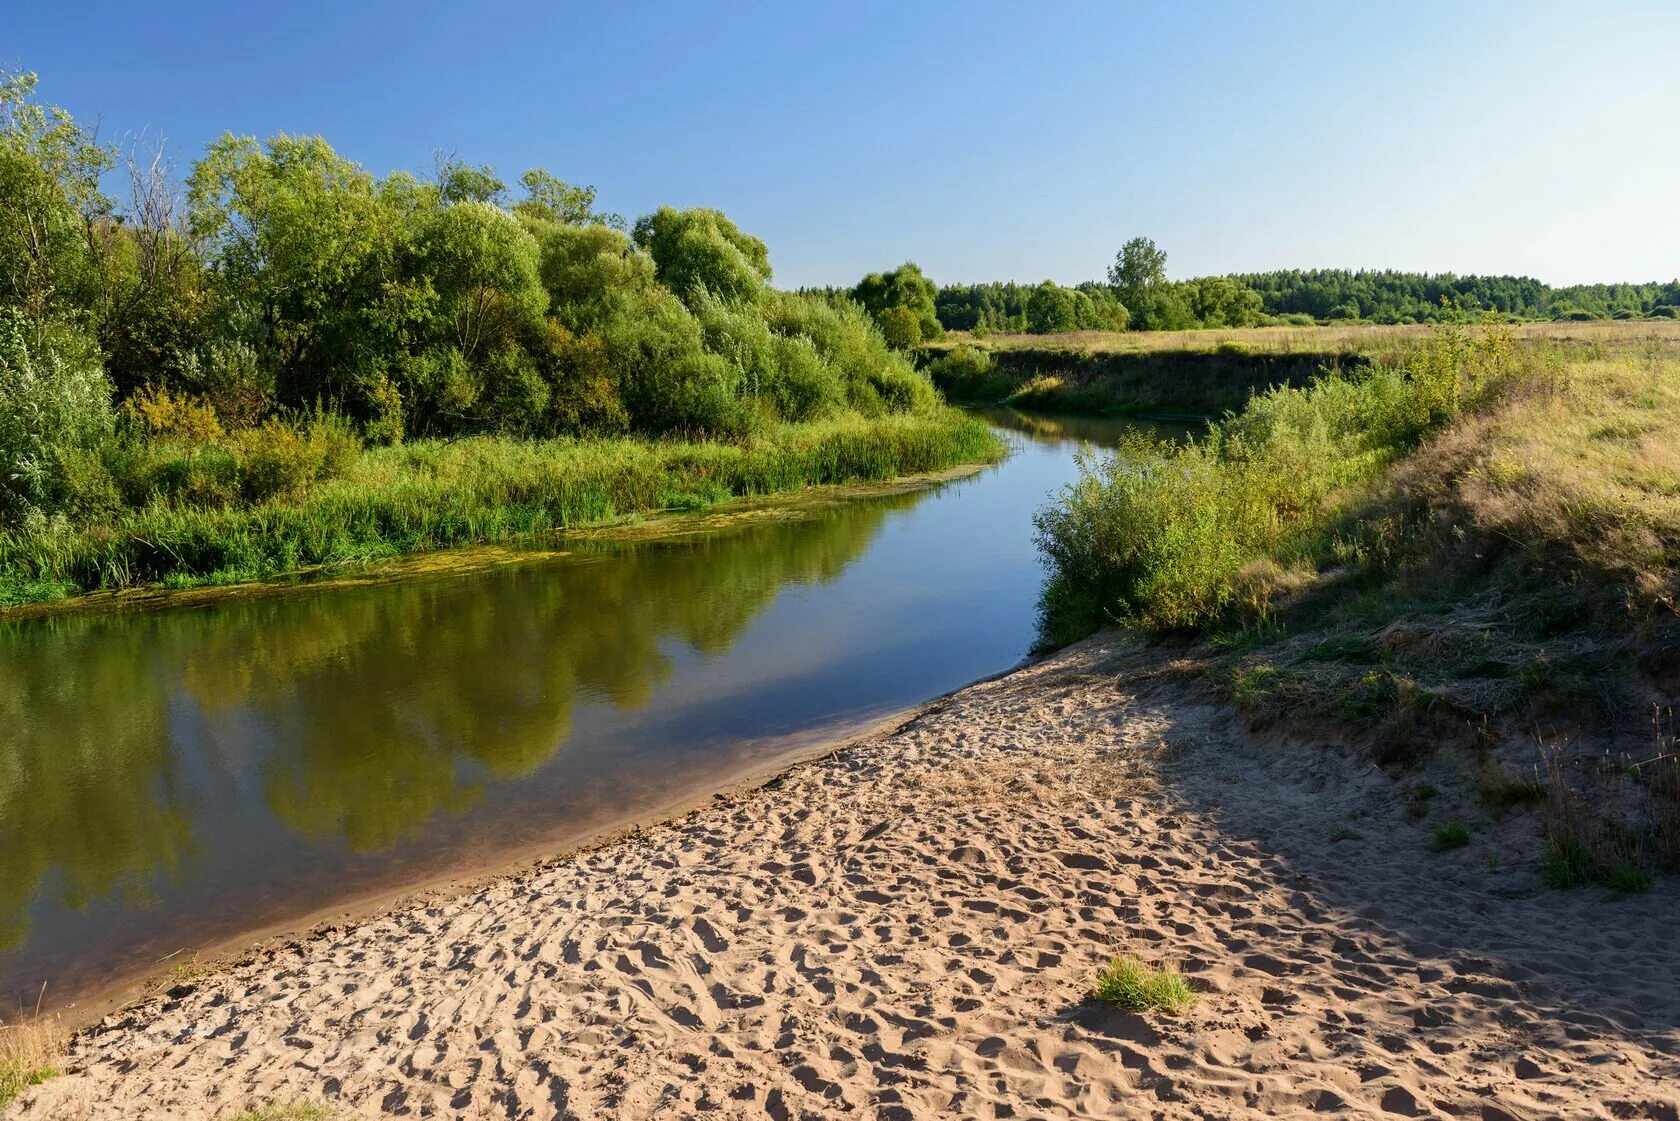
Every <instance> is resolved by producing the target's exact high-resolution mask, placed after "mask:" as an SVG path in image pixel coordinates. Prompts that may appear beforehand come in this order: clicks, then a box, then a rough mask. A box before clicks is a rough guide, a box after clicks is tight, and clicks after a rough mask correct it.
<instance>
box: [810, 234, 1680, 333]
mask: <svg viewBox="0 0 1680 1121" xmlns="http://www.w3.org/2000/svg"><path fill="white" fill-rule="evenodd" d="M1166 261H1167V256H1166V253H1165V252H1163V251H1162V250H1161V249H1160V248H1159V247H1158V246H1156V244H1155V243H1154V242H1153V241H1151V240H1150V239H1149V238H1143V237H1139V238H1133V239H1132V240H1130V241H1128V242H1127V243H1126V244H1125V245H1124V246H1123V247H1122V248H1121V250H1120V252H1119V253H1118V254H1116V256H1115V261H1114V264H1113V265H1112V266H1111V267H1110V268H1109V270H1108V275H1107V277H1106V278H1105V279H1104V280H1103V281H1086V282H1084V283H1082V284H1078V285H1075V286H1073V287H1066V286H1063V285H1059V284H1056V283H1055V282H1053V281H1049V280H1046V281H1044V282H1042V283H1040V284H1037V285H1028V284H1018V283H1015V282H1013V281H1003V282H990V283H980V284H948V285H944V286H937V285H935V284H934V283H933V282H932V281H931V280H929V279H928V278H927V277H926V276H924V275H923V273H922V271H921V269H920V268H918V267H917V266H916V265H915V264H914V263H910V262H907V263H905V264H903V265H901V266H899V267H898V268H896V269H894V270H892V271H891V272H887V273H871V274H870V275H869V276H867V277H865V278H864V279H863V280H862V281H861V282H859V284H858V285H857V286H856V287H855V288H852V289H850V290H844V289H828V290H825V291H826V292H827V293H828V294H829V295H831V296H850V298H852V299H853V300H855V301H857V302H858V303H859V304H862V305H863V306H864V307H865V308H866V309H868V310H869V311H870V313H871V314H872V315H874V316H875V317H876V319H877V320H878V321H879V322H881V324H882V327H883V330H885V331H887V334H888V337H889V340H891V341H893V342H894V343H895V345H900V346H913V345H915V344H916V343H917V342H919V341H920V340H922V339H925V338H935V337H937V336H938V335H940V334H942V333H943V332H945V331H971V332H975V333H977V334H986V333H988V332H992V331H999V332H1014V333H1031V334H1060V333H1064V332H1069V331H1092V330H1105V331H1123V330H1127V329H1131V330H1139V331H1184V330H1194V329H1198V328H1212V327H1255V326H1269V325H1285V324H1287V325H1297V326H1307V325H1311V324H1315V323H1332V322H1351V323H1362V322H1369V323H1433V322H1437V321H1440V320H1443V319H1456V318H1462V317H1463V316H1464V315H1466V314H1477V313H1482V312H1493V313H1497V314H1500V315H1502V316H1505V317H1508V318H1512V319H1565V320H1567V319H1582V320H1585V319H1612V318H1614V319H1635V318H1650V317H1656V318H1676V317H1680V280H1677V281H1669V282H1668V283H1666V284H1662V283H1653V284H1586V285H1573V286H1569V287H1562V288H1554V287H1551V286H1549V285H1547V284H1544V283H1542V282H1541V281H1538V280H1535V279H1534V278H1533V277H1525V276H1458V275H1455V274H1453V273H1439V274H1425V273H1412V272H1399V271H1395V270H1350V269H1280V270H1276V271H1273V272H1258V273H1238V274H1232V275H1229V276H1204V277H1195V278H1191V279H1188V280H1171V279H1169V278H1168V276H1167V272H1166ZM900 309H902V311H901V310H900ZM912 320H914V324H913V325H912V322H911V321H912Z"/></svg>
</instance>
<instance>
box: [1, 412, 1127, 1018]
mask: <svg viewBox="0 0 1680 1121" xmlns="http://www.w3.org/2000/svg"><path fill="white" fill-rule="evenodd" d="M988 416H989V418H990V419H992V420H993V422H994V423H996V424H998V425H1000V426H1002V427H1003V428H1004V429H1005V430H1006V431H1007V432H1008V433H1009V439H1010V441H1011V443H1012V445H1013V447H1014V450H1013V453H1012V454H1011V455H1010V457H1009V458H1008V459H1007V460H1005V461H1004V462H1003V463H1001V464H999V465H997V466H996V467H992V468H989V469H987V470H985V471H983V472H981V473H979V474H976V475H973V476H969V477H966V478H962V479H959V480H955V481H952V482H948V483H945V484H943V485H940V486H938V487H935V488H932V489H927V490H920V491H914V492H910V493H903V494H897V495H891V496H887V497H875V498H860V499H851V500H845V501H834V502H829V503H820V504H815V505H813V506H811V507H810V508H809V510H807V511H805V512H804V513H802V514H801V515H800V516H797V517H791V518H780V519H771V520H756V521H752V520H749V521H742V522H741V523H739V524H733V525H725V526H723V527H721V528H716V529H711V530H708V531H707V532H705V533H703V534H690V535H687V536H683V537H679V538H676V539H672V540H658V539H655V540H648V541H640V542H630V541H621V542H616V543H613V542H597V543H590V544H586V545H583V546H580V547H579V548H578V549H577V550H576V551H574V552H572V553H571V554H570V555H567V556H562V557H557V558H556V557H544V558H541V559H534V560H532V561H531V562H529V563H515V564H511V565H501V566H497V567H494V568H489V569H485V570H482V571H476V572H469V573H466V574H454V575H448V576H436V577H430V578H427V577H418V578H415V579H409V580H402V581H399V582H394V583H387V584H375V585H370V586H356V587H331V586H326V587H319V588H304V589H301V590H297V591H295V592H292V593H290V594H287V595H284V596H280V597H275V598H264V599H243V600H241V599H237V598H232V599H226V600H221V601H212V602H211V603H209V604H203V605H198V606H194V607H181V608H175V609H168V610H161V611H147V612H128V613H116V614H107V615H65V616H59V617H52V618H44V619H35V620H28V621H19V622H13V623H10V624H6V625H3V626H0V742H4V743H5V746H4V747H3V748H0V1001H4V1002H5V1004H6V1005H9V1006H13V1007H15V1006H16V1005H17V1004H19V1003H21V1004H22V1005H23V1006H25V1007H30V1006H33V1004H34V1003H35V1001H36V999H37V997H38V995H39V991H40V989H41V986H42V985H43V983H44V984H45V985H46V997H45V1000H44V1005H43V1006H44V1007H60V1006H62V1005H64V1004H65V1003H66V1002H69V1001H71V1000H74V999H76V998H79V997H85V996H87V995H89V994H92V993H96V992H98V991H101V990H103V989H106V988H109V987H111V986H113V985H115V984H117V983H120V982H122V981H124V980H126V979H129V978H132V977H134V976H135V975H137V974H141V973H145V972H149V971H153V970H155V969H159V968H164V967H167V966H169V965H171V964H174V963H179V962H184V961H188V960H190V959H191V956H192V954H193V953H194V951H195V948H197V947H200V946H207V945H212V944H216V943H220V942H223V941H225V940H227V939H230V938H233V937H236V936H238V935H241V934H244V933H248V932H252V931H257V930H260V929H263V928H268V927H273V926H276V925H284V924H286V923H288V922H295V921H297V920H299V919H300V918H302V917H303V916H306V915H311V914H315V913H318V912H320V911H322V910H323V909H324V908H328V907H332V906H335V905H348V904H351V903H353V902H354V901H355V900H358V899H365V898H369V897H371V896H375V895H378V894H380V893H384V892H392V891H395V890H398V889H401V888H403V887H404V886H407V885H416V884H423V883H426V882H432V881H436V880H439V879H442V878H447V877H450V876H455V875H462V874H467V873H471V872H473V871H475V870H481V869H485V868H490V867H495V866H498V865H502V864H506V863H507V862H509V861H510V860H514V859H518V858H520V857H522V856H525V855H532V854H536V853H540V852H544V851H554V850H555V849H558V848H561V847H564V846H565V845H567V844H571V843H575V842H577V841H579V840H581V839H583V838H585V837H587V836H588V835H589V834H591V833H593V832H598V831H599V830H601V829H603V828H606V827H610V826H613V825H615V824H618V823H621V822H624V821H626V820H628V819H632V818H635V817H638V816H644V815H648V814H650V813H654V812H657V811H658V810H660V809H661V808H663V807H668V806H671V805H674V804H676V803H679V802H682V801H684V800H686V799H691V798H693V797H695V796H696V795H704V794H705V793H706V792H708V791H709V790H712V789H716V788H718V787H720V786H723V785H726V784H728V783H729V782H731V781H734V780H736V779H739V778H740V777H742V776H743V775H746V774H750V773H753V772H755V771H762V770H763V769H764V768H766V767H769V766H772V765H774V763H775V762H776V761H777V760H778V759H785V758H788V757H790V756H791V755H793V754H795V753H797V752H798V751H800V750H801V749H804V750H809V749H810V747H811V746H812V745H814V744H817V743H820V742H825V741H827V740H830V739H833V738H837V737H840V736H843V735H844V734H846V733H847V732H849V731H855V730H857V729H859V728H862V727H864V726H867V725H868V724H870V723H871V722H873V721H876V720H879V719H880V718H882V717H884V716H886V715H888V714H890V713H893V712H895V711H899V710H902V709H904V708H907V707H909V706H912V705H914V704H916V703H917V702H919V701H922V700H925V699H927V698H929V697H933V696H936V695H938V694H940V693H943V692H946V691H948V690H950V689H953V688H956V687H958V686H960V685H962V684H964V683H966V682H969V681H972V680H974V679H976V678H979V677H983V676H986V675H988V674H992V673H996V672H998V671H1001V670H1004V669H1007V668H1009V667H1010V666H1011V665H1013V664H1014V663H1016V662H1017V661H1019V660H1020V659H1021V658H1022V657H1023V655H1025V654H1026V653H1027V652H1028V650H1029V648H1030V646H1031V644H1032V641H1033V637H1034V625H1035V600H1036V597H1037V591H1038V587H1039V584H1040V581H1041V579H1042V573H1041V570H1040V567H1039V562H1038V557H1037V554H1036V551H1035V549H1034V546H1033V542H1032V522H1031V517H1032V513H1033V511H1034V510H1035V509H1037V508H1038V507H1039V506H1040V505H1041V504H1042V503H1043V502H1044V501H1045V499H1046V497H1047V496H1048V495H1049V494H1050V493H1051V492H1052V491H1054V490H1055V489H1056V488H1057V487H1059V486H1060V485H1061V484H1063V483H1064V482H1067V481H1068V480H1070V479H1071V478H1072V477H1073V475H1074V473H1075V468H1074V465H1073V455H1074V452H1075V450H1076V448H1077V447H1078V445H1079V441H1080V440H1090V441H1093V442H1097V443H1109V442H1111V441H1112V440H1113V439H1115V438H1116V437H1117V436H1118V435H1119V434H1120V433H1121V432H1123V431H1125V430H1126V429H1127V428H1131V427H1136V424H1135V423H1133V422H1125V421H1098V420H1090V419H1081V420H1062V419H1054V420H1052V419H1047V418H1033V419H1031V420H1029V419H1027V418H1025V417H1021V416H1019V415H1015V414H1003V413H999V414H988Z"/></svg>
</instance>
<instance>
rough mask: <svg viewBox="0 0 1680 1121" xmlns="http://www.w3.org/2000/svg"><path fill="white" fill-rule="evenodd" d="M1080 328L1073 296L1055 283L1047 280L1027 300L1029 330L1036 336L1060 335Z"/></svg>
mask: <svg viewBox="0 0 1680 1121" xmlns="http://www.w3.org/2000/svg"><path fill="white" fill-rule="evenodd" d="M1078 328H1079V317H1078V314H1077V313H1076V311H1075V309H1074V303H1073V294H1072V293H1070V292H1069V291H1068V290H1067V289H1066V288H1063V287H1062V286H1061V285H1059V284H1057V283H1056V282H1055V281H1052V280H1046V281H1045V282H1044V283H1042V284H1040V285H1039V286H1038V287H1037V288H1034V289H1033V294H1032V296H1031V297H1029V298H1028V300H1027V330H1028V331H1031V332H1032V333H1033V334H1035V335H1058V334H1061V333H1063V332H1066V331H1074V330H1077V329H1078Z"/></svg>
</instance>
